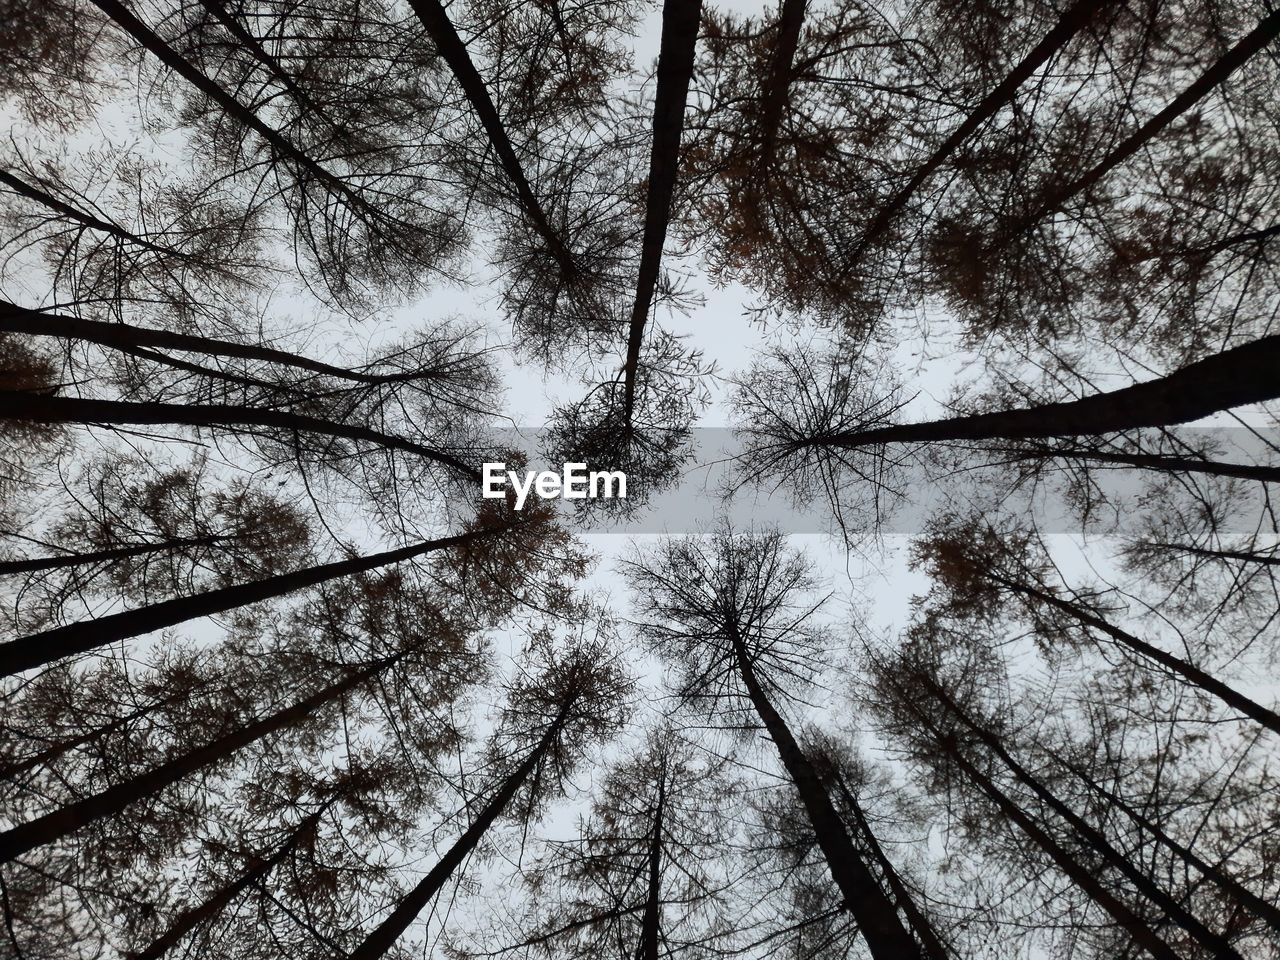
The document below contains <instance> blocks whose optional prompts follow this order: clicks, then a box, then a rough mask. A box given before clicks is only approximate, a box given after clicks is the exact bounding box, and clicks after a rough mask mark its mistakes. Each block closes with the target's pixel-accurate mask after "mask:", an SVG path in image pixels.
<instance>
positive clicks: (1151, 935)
mask: <svg viewBox="0 0 1280 960" xmlns="http://www.w3.org/2000/svg"><path fill="white" fill-rule="evenodd" d="M949 756H950V757H951V758H952V759H953V760H954V761H955V763H956V765H957V766H958V767H959V768H960V769H961V770H962V771H963V772H964V774H965V776H967V777H968V778H969V780H970V782H971V783H973V784H974V786H976V787H977V788H978V789H979V790H981V791H982V793H984V794H985V795H986V796H987V797H988V798H989V799H990V800H991V802H992V803H994V804H995V805H996V807H997V808H998V809H999V810H1000V812H1001V813H1003V814H1004V815H1005V816H1006V817H1008V818H1009V820H1010V821H1012V822H1013V823H1014V824H1015V825H1016V826H1017V827H1018V828H1019V829H1020V830H1021V831H1022V832H1023V833H1024V834H1026V836H1027V837H1028V838H1029V839H1030V840H1031V842H1032V843H1034V844H1035V845H1036V846H1037V847H1039V848H1040V849H1041V850H1043V851H1044V853H1045V855H1046V856H1047V857H1049V859H1050V860H1052V861H1053V863H1054V864H1055V865H1056V866H1057V867H1058V869H1059V870H1061V871H1062V872H1063V874H1065V875H1066V876H1067V877H1068V878H1070V879H1071V880H1072V881H1073V882H1074V883H1075V884H1076V886H1078V887H1079V888H1080V889H1081V890H1083V891H1084V892H1085V894H1087V895H1088V897H1089V899H1091V900H1092V901H1093V902H1094V903H1096V904H1097V905H1098V906H1100V907H1101V908H1102V909H1103V910H1104V911H1106V913H1107V915H1108V916H1110V917H1111V919H1112V920H1114V921H1115V922H1116V924H1117V925H1118V926H1119V927H1120V928H1121V929H1122V930H1124V931H1125V932H1126V933H1127V934H1129V936H1130V937H1132V938H1133V940H1134V942H1135V943H1137V944H1138V945H1139V946H1141V947H1142V948H1143V949H1144V950H1146V951H1147V953H1149V954H1151V956H1153V957H1156V958H1158V960H1180V958H1179V957H1178V955H1177V954H1176V953H1175V952H1174V951H1173V948H1171V947H1170V946H1169V944H1167V943H1165V941H1164V940H1163V939H1161V938H1160V937H1159V936H1158V935H1157V934H1156V933H1155V931H1153V930H1152V929H1151V928H1150V927H1148V926H1147V925H1146V924H1145V923H1144V922H1143V921H1142V918H1140V917H1139V916H1138V915H1137V914H1135V913H1134V912H1133V911H1132V910H1130V909H1129V907H1128V906H1126V905H1125V904H1124V903H1123V902H1122V901H1120V900H1119V899H1118V898H1117V897H1115V896H1113V895H1112V893H1111V892H1110V891H1109V890H1108V889H1107V888H1106V886H1104V885H1103V884H1102V883H1101V882H1100V881H1099V880H1098V879H1097V877H1096V876H1095V875H1094V873H1093V871H1092V870H1090V869H1089V868H1087V867H1086V866H1084V865H1083V864H1081V863H1080V862H1078V861H1077V860H1076V859H1075V858H1074V857H1072V856H1071V854H1069V853H1068V852H1067V851H1066V850H1064V849H1063V848H1062V846H1061V845H1059V844H1058V842H1057V841H1056V840H1054V839H1053V838H1052V837H1051V836H1049V834H1048V833H1046V832H1045V831H1044V830H1043V829H1042V828H1041V827H1040V826H1039V824H1037V823H1036V822H1035V821H1034V820H1032V819H1031V817H1030V816H1028V815H1027V814H1026V813H1025V812H1024V811H1023V810H1022V809H1021V808H1020V807H1019V806H1018V805H1017V804H1016V803H1014V802H1013V801H1012V800H1010V799H1009V797H1007V796H1006V795H1005V794H1004V793H1003V792H1002V791H1001V790H1000V788H999V787H997V786H996V785H995V784H994V783H992V782H991V780H990V778H988V777H987V776H985V775H984V774H983V773H982V772H981V771H979V770H978V769H977V768H976V767H974V765H973V764H972V763H970V762H969V761H968V759H966V758H965V757H964V755H963V754H962V753H960V751H959V750H958V749H955V748H952V749H951V750H950V752H949Z"/></svg>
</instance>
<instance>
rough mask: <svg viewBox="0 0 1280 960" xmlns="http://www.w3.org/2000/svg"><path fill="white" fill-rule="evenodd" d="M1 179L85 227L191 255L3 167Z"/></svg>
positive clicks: (157, 249) (169, 253)
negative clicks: (65, 199) (74, 203)
mask: <svg viewBox="0 0 1280 960" xmlns="http://www.w3.org/2000/svg"><path fill="white" fill-rule="evenodd" d="M0 183H2V184H4V185H5V186H6V187H8V188H9V189H10V190H12V191H13V192H14V193H16V194H18V195H19V196H22V197H26V198H27V199H28V200H34V201H35V202H36V203H38V204H40V205H41V206H44V207H48V208H49V209H50V210H53V211H54V212H55V213H58V214H61V215H62V216H64V217H66V218H67V219H68V220H73V221H75V222H76V223H78V224H80V225H81V226H83V227H88V228H89V229H90V230H97V231H98V232H100V233H106V234H110V235H111V236H113V237H115V238H117V239H118V240H124V241H127V242H128V243H132V244H135V245H137V246H139V247H141V248H143V249H144V250H150V251H151V252H153V253H159V254H163V255H164V256H167V257H178V258H180V259H184V260H185V259H190V255H189V254H185V253H182V252H180V251H178V250H174V249H172V248H170V247H166V246H164V245H162V244H158V243H155V242H154V241H151V240H147V239H146V238H145V237H140V236H138V235H137V234H135V233H130V232H129V231H128V230H126V229H125V228H124V227H122V226H120V225H119V224H115V223H111V222H110V221H107V220H103V219H102V218H101V217H95V216H94V215H93V214H90V213H85V212H84V211H83V210H80V209H78V208H76V207H73V206H72V205H71V204H69V203H64V202H63V201H61V200H59V199H58V198H57V197H55V196H53V195H52V194H51V193H49V192H48V191H47V190H44V189H42V188H40V187H37V186H35V185H33V184H30V183H27V182H26V181H25V180H22V179H20V178H19V177H17V176H15V175H14V174H12V173H10V172H9V171H7V170H0Z"/></svg>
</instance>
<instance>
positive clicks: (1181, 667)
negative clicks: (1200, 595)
mask: <svg viewBox="0 0 1280 960" xmlns="http://www.w3.org/2000/svg"><path fill="white" fill-rule="evenodd" d="M983 576H985V577H987V578H988V579H990V580H991V581H992V582H994V583H998V584H1001V585H1002V586H1005V587H1008V588H1009V589H1010V590H1013V591H1015V592H1017V593H1020V594H1022V595H1023V596H1026V597H1030V598H1032V599H1034V600H1038V601H1040V602H1042V603H1047V604H1049V605H1050V606H1051V607H1054V608H1056V609H1058V610H1061V611H1063V612H1064V613H1067V614H1069V615H1070V616H1072V617H1074V618H1075V619H1076V620H1078V621H1080V622H1081V623H1083V624H1085V625H1086V626H1089V627H1093V628H1094V629H1095V630H1100V631H1101V632H1103V633H1105V634H1106V635H1107V636H1109V637H1110V638H1111V639H1113V640H1115V641H1116V642H1117V643H1119V644H1121V645H1122V646H1125V647H1128V648H1129V649H1130V650H1133V651H1135V652H1136V653H1139V654H1141V655H1142V656H1144V657H1146V658H1147V659H1148V660H1154V661H1155V662H1156V663H1158V664H1160V665H1161V666H1162V667H1165V668H1166V669H1168V670H1169V671H1171V672H1172V673H1174V674H1175V675H1177V676H1178V677H1181V678H1182V679H1183V680H1185V681H1186V682H1187V683H1190V684H1191V685H1192V686H1195V687H1199V688H1200V689H1201V690H1204V691H1205V692H1206V693H1211V694H1213V695H1214V696H1215V697H1217V698H1218V699H1220V700H1221V701H1222V702H1223V703H1225V704H1227V705H1228V706H1230V707H1232V708H1233V709H1235V710H1239V711H1240V712H1241V713H1243V714H1244V715H1245V716H1247V717H1250V718H1251V719H1253V720H1256V721H1257V722H1258V723H1260V724H1262V725H1263V726H1264V727H1266V728H1267V729H1269V730H1271V731H1273V732H1275V733H1278V734H1280V714H1277V713H1276V712H1275V711H1274V710H1269V709H1267V708H1266V707H1264V706H1263V705H1262V704H1260V703H1258V702H1257V701H1256V700H1252V699H1250V698H1249V697H1246V696H1245V695H1244V694H1242V693H1239V692H1237V691H1236V690H1234V689H1233V688H1231V687H1229V686H1227V685H1226V684H1225V683H1223V682H1222V681H1221V680H1218V679H1215V678H1214V677H1212V676H1210V675H1209V674H1207V673H1205V672H1204V671H1203V670H1201V669H1200V668H1199V667H1197V666H1195V665H1193V664H1191V663H1189V662H1187V661H1186V660H1183V659H1181V658H1180V657H1175V656H1174V655H1173V654H1171V653H1165V652H1164V651H1163V650H1161V649H1159V648H1158V647H1153V646H1152V645H1151V644H1149V643H1147V642H1146V641H1145V640H1140V639H1139V638H1138V637H1135V636H1134V635H1133V634H1131V633H1129V632H1128V631H1126V630H1122V629H1120V628H1119V627H1117V626H1115V625H1114V624H1112V623H1109V622H1108V621H1106V620H1103V619H1102V618H1101V617H1099V616H1097V615H1095V614H1092V613H1089V612H1088V611H1087V610H1082V609H1080V607H1078V606H1076V605H1075V604H1074V603H1072V602H1070V601H1069V600H1063V599H1062V598H1061V597H1055V596H1054V595H1053V594H1051V593H1048V592H1046V591H1043V590H1038V589H1036V588H1035V587H1032V586H1029V585H1028V584H1025V583H1018V582H1017V581H1015V580H1009V579H1007V578H1005V577H1002V576H1000V575H998V574H995V573H992V572H991V571H990V570H984V571H983Z"/></svg>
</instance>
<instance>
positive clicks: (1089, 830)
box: [923, 679, 1244, 960]
mask: <svg viewBox="0 0 1280 960" xmlns="http://www.w3.org/2000/svg"><path fill="white" fill-rule="evenodd" d="M923 682H924V684H925V685H926V686H927V687H928V688H929V689H930V691H931V692H932V693H933V695H934V697H935V698H937V699H938V700H939V701H940V702H941V703H942V704H943V705H944V706H945V707H946V709H947V711H948V713H950V714H951V715H952V716H953V717H955V718H956V719H957V720H959V721H960V722H961V723H962V724H964V726H966V727H967V728H968V729H969V730H971V731H973V733H974V735H975V736H977V738H978V739H979V740H981V741H982V742H983V743H984V744H986V746H987V748H988V749H989V750H990V751H991V752H992V753H993V754H995V755H996V756H997V757H999V758H1000V762H1001V763H1003V764H1004V765H1005V767H1006V768H1007V769H1008V770H1009V771H1010V772H1011V773H1012V774H1013V775H1014V777H1015V778H1016V779H1017V780H1018V782H1020V783H1022V784H1023V785H1024V786H1026V787H1027V788H1029V789H1030V790H1031V792H1032V793H1034V794H1035V795H1036V796H1037V797H1039V798H1040V800H1041V801H1043V802H1044V803H1045V805H1046V806H1048V807H1049V809H1051V810H1053V811H1054V812H1055V813H1056V814H1057V815H1058V816H1060V817H1061V818H1062V819H1063V820H1065V821H1066V822H1067V824H1068V825H1070V827H1071V829H1072V830H1073V831H1074V832H1075V833H1076V835H1077V836H1078V837H1080V839H1081V840H1083V841H1084V842H1085V843H1086V844H1088V845H1089V847H1090V848H1091V849H1092V850H1093V851H1094V852H1095V853H1097V854H1098V855H1099V856H1100V857H1101V858H1102V860H1103V861H1104V862H1105V863H1108V864H1110V865H1111V866H1112V868H1113V869H1115V870H1117V871H1118V872H1119V873H1121V874H1122V875H1124V876H1125V877H1127V878H1128V879H1129V882H1130V883H1132V884H1133V886H1134V889H1136V890H1137V891H1138V893H1140V894H1141V895H1142V896H1144V897H1146V898H1147V899H1148V900H1150V901H1151V902H1152V903H1153V904H1155V905H1156V906H1157V907H1159V908H1160V909H1161V910H1163V911H1164V912H1165V914H1166V915H1167V916H1168V917H1169V919H1170V920H1172V921H1173V922H1174V923H1176V924H1177V925H1178V926H1179V927H1181V928H1182V929H1183V930H1185V931H1186V932H1187V933H1188V934H1190V935H1191V937H1192V938H1193V939H1194V940H1196V941H1197V942H1198V943H1199V944H1200V945H1201V946H1203V947H1205V948H1206V949H1207V950H1209V951H1210V952H1211V953H1212V954H1213V956H1214V957H1217V958H1220V960H1244V958H1243V957H1241V956H1240V954H1239V953H1238V952H1237V951H1236V950H1235V948H1234V947H1232V946H1231V943H1230V941H1228V940H1227V939H1226V938H1225V937H1223V936H1222V935H1221V934H1218V933H1215V932H1214V931H1212V930H1210V929H1209V928H1208V927H1206V926H1205V925H1204V924H1203V923H1202V922H1201V921H1200V919H1199V918H1198V917H1196V916H1195V915H1194V914H1193V913H1191V911H1190V910H1188V909H1187V908H1186V907H1184V906H1183V905H1182V904H1181V903H1179V902H1178V901H1177V900H1176V899H1174V898H1173V897H1172V896H1170V895H1169V894H1168V893H1167V892H1165V891H1164V890H1163V889H1161V887H1160V886H1159V885H1157V884H1156V883H1155V881H1154V880H1152V879H1151V877H1150V876H1149V875H1148V874H1146V873H1145V872H1143V871H1142V870H1141V869H1140V868H1139V867H1138V866H1136V865H1135V864H1134V863H1133V862H1132V861H1131V860H1130V859H1129V858H1128V857H1126V856H1125V855H1124V854H1123V853H1121V852H1120V851H1119V850H1117V849H1116V848H1115V847H1114V846H1113V845H1112V844H1111V842H1110V841H1109V840H1108V839H1107V838H1106V837H1105V836H1103V835H1102V834H1101V833H1100V832H1099V831H1098V830H1096V829H1095V828H1094V827H1093V826H1092V825H1091V824H1090V823H1088V822H1087V821H1086V820H1085V819H1084V818H1083V817H1081V816H1080V815H1079V814H1078V813H1076V812H1075V811H1074V810H1072V809H1071V807H1070V806H1068V805H1067V804H1066V803H1065V802H1063V801H1062V800H1061V799H1059V798H1058V796H1057V795H1056V794H1054V792H1053V791H1052V790H1050V789H1049V788H1048V787H1046V786H1045V785H1044V784H1043V783H1041V782H1040V780H1039V778H1037V777H1035V776H1034V775H1032V773H1031V771H1029V770H1028V769H1027V768H1026V767H1024V766H1023V765H1022V764H1021V763H1019V762H1018V760H1017V759H1015V758H1014V756H1013V755H1012V754H1011V753H1009V751H1008V750H1007V749H1005V746H1004V744H1003V743H1001V741H1000V739H999V738H998V737H997V736H995V734H993V733H992V732H991V731H990V730H988V729H986V728H985V727H983V726H982V725H981V724H979V723H978V722H977V721H975V720H974V719H973V718H971V717H970V716H969V715H968V713H967V712H966V711H964V710H963V709H961V707H960V706H959V704H957V703H956V702H955V700H953V699H952V698H951V697H950V696H949V695H948V694H947V692H946V691H945V690H944V689H943V688H942V687H940V686H939V685H937V684H936V683H934V682H933V681H932V680H928V679H926V680H924V681H923Z"/></svg>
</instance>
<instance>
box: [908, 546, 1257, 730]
mask: <svg viewBox="0 0 1280 960" xmlns="http://www.w3.org/2000/svg"><path fill="white" fill-rule="evenodd" d="M1036 547H1037V545H1036V544H1035V542H1034V540H1033V539H1032V538H1031V537H1029V536H1027V535H1022V536H1014V537H1010V538H1008V539H1007V540H1006V539H1005V538H1003V537H1002V536H1001V535H1000V533H999V532H998V531H996V530H994V529H992V528H991V527H990V526H984V525H964V524H956V525H955V526H953V527H951V528H950V529H948V528H947V526H946V524H945V521H943V522H942V523H940V524H939V525H938V526H936V527H935V531H934V532H933V534H932V536H930V537H927V538H925V539H923V540H922V541H921V542H920V543H918V544H917V546H916V559H917V563H919V564H921V565H922V566H925V567H926V568H927V569H928V570H929V572H930V574H931V576H932V577H933V578H934V581H935V582H936V583H937V584H938V585H939V587H940V592H941V594H942V595H941V596H940V597H939V600H940V604H939V612H940V613H941V614H942V615H943V616H945V615H947V614H948V613H951V612H955V613H958V614H959V615H960V616H961V617H976V618H982V617H991V616H993V615H994V611H995V610H997V609H1001V605H1002V604H1003V603H1004V602H1005V601H1006V600H1013V601H1014V602H1015V603H1016V604H1017V605H1018V607H1019V608H1021V609H1023V610H1025V611H1026V612H1027V614H1028V615H1029V617H1030V619H1031V622H1032V623H1033V624H1034V625H1035V627H1036V629H1037V631H1038V632H1039V633H1040V635H1041V636H1042V637H1043V639H1044V642H1045V643H1047V644H1061V643H1063V642H1064V640H1066V639H1067V638H1071V637H1073V636H1078V635H1079V634H1078V633H1077V631H1080V630H1081V629H1083V633H1084V638H1086V639H1087V640H1088V641H1090V642H1097V638H1098V637H1105V638H1106V640H1107V642H1109V643H1113V644H1117V645H1119V646H1120V647H1122V648H1123V649H1124V650H1125V651H1127V652H1128V653H1130V654H1133V655H1137V656H1138V657H1140V658H1141V659H1142V660H1143V661H1145V662H1147V663H1149V664H1150V665H1151V667H1152V668H1153V669H1160V670H1164V671H1167V672H1169V673H1170V674H1172V675H1174V676H1176V677H1177V678H1178V679H1179V680H1180V681H1181V682H1183V683H1186V684H1188V685H1190V686H1192V687H1194V688H1197V689H1199V690H1201V691H1203V692H1204V693H1206V694H1209V695H1211V696H1213V697H1216V698H1218V699H1219V700H1221V701H1222V702H1223V703H1225V704H1226V705H1228V706H1229V707H1231V708H1232V709H1233V710H1235V711H1237V712H1239V713H1241V714H1243V715H1244V716H1247V717H1249V718H1250V719H1251V720H1253V721H1255V722H1257V723H1260V724H1262V725H1263V726H1264V727H1266V728H1267V729H1269V730H1271V731H1272V732H1274V733H1280V715H1278V714H1277V713H1276V712H1275V711H1274V710H1272V709H1271V708H1269V707H1267V706H1264V705H1263V704H1260V703H1258V702H1257V701H1255V700H1253V699H1251V698H1250V697H1248V696H1246V695H1244V694H1242V693H1240V692H1239V691H1238V690H1236V689H1235V688H1233V687H1232V686H1230V685H1229V684H1227V683H1224V682H1223V681H1222V680H1220V679H1218V678H1217V677H1216V676H1214V675H1213V674H1211V673H1210V672H1208V671H1207V670H1205V669H1203V668H1201V667H1200V666H1198V665H1197V664H1196V663H1194V662H1193V661H1191V660H1189V659H1186V658H1183V657H1179V656H1176V655H1174V654H1171V653H1168V652H1167V651H1165V650H1164V649H1162V648H1161V647H1158V646H1156V645H1154V644H1152V643H1150V642H1148V641H1146V640H1144V639H1142V638H1141V637H1138V636H1136V635H1135V634H1133V633H1131V632H1129V631H1128V630H1125V629H1123V628H1122V627H1120V626H1117V625H1116V624H1114V623H1112V622H1111V621H1110V620H1109V619H1107V618H1106V617H1104V616H1103V615H1102V614H1103V612H1104V611H1103V610H1102V609H1100V607H1101V604H1100V603H1099V602H1098V600H1097V599H1096V598H1089V597H1087V596H1083V597H1082V596H1079V595H1076V596H1066V597H1064V596H1060V595H1059V593H1060V591H1059V588H1058V587H1057V586H1056V585H1053V584H1051V583H1049V582H1046V581H1047V580H1048V577H1049V576H1050V571H1051V565H1050V564H1049V562H1048V561H1047V558H1046V557H1045V554H1044V552H1043V548H1042V547H1041V548H1040V549H1039V550H1037V549H1036ZM1068 592H1069V591H1068ZM1064 622H1065V623H1066V624H1069V625H1070V629H1065V630H1064V629H1062V626H1063V624H1064Z"/></svg>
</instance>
